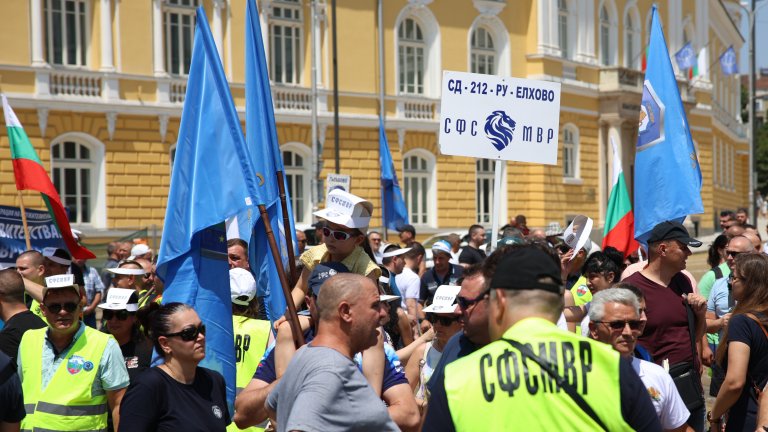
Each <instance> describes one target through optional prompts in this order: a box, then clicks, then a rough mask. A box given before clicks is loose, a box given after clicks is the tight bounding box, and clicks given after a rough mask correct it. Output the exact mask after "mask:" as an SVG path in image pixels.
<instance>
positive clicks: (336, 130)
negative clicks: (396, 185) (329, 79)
mask: <svg viewBox="0 0 768 432" xmlns="http://www.w3.org/2000/svg"><path fill="white" fill-rule="evenodd" d="M331 21H333V22H332V23H331V40H332V43H333V145H334V149H333V150H334V159H335V162H336V174H339V173H340V172H341V168H340V165H339V164H340V161H339V62H338V56H337V54H338V52H337V50H336V0H331Z"/></svg>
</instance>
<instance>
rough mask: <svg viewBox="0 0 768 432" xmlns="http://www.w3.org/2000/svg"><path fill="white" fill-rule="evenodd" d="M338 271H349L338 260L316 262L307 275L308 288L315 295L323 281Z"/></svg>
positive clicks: (317, 293)
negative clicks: (308, 275)
mask: <svg viewBox="0 0 768 432" xmlns="http://www.w3.org/2000/svg"><path fill="white" fill-rule="evenodd" d="M339 273H349V269H348V268H347V266H345V265H344V264H342V263H340V262H324V263H322V264H317V265H316V266H315V268H314V270H312V275H311V276H310V277H309V289H310V290H312V294H314V295H315V297H317V296H318V295H319V294H320V288H321V287H322V286H323V284H324V283H325V281H327V280H328V279H330V278H331V277H333V276H335V275H337V274H339Z"/></svg>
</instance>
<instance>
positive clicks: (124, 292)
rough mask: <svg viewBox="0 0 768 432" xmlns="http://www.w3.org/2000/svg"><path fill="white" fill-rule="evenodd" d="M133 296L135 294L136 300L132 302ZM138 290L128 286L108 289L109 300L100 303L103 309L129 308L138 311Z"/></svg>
mask: <svg viewBox="0 0 768 432" xmlns="http://www.w3.org/2000/svg"><path fill="white" fill-rule="evenodd" d="M131 296H134V298H133V300H134V301H135V303H134V302H131V303H129V302H130V301H131ZM135 296H136V291H134V290H132V289H126V288H110V289H109V290H107V300H106V301H105V302H104V303H102V304H100V305H99V307H100V308H102V309H109V310H123V309H124V310H127V311H128V312H136V311H137V310H139V303H138V300H137V299H136V297H135Z"/></svg>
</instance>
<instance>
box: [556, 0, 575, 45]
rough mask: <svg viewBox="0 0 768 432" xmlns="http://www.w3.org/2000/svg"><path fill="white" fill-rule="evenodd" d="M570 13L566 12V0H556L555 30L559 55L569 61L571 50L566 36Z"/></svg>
mask: <svg viewBox="0 0 768 432" xmlns="http://www.w3.org/2000/svg"><path fill="white" fill-rule="evenodd" d="M569 14H570V11H569V10H568V0H557V30H558V40H557V41H558V43H559V44H560V53H561V56H562V57H563V58H564V59H570V58H571V56H572V53H571V49H570V47H569V43H568V40H569V39H570V38H569V37H568V36H569V34H568V31H569V27H570V26H569V22H568V21H569V20H570V17H569Z"/></svg>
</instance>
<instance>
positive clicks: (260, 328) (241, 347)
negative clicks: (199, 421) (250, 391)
mask: <svg viewBox="0 0 768 432" xmlns="http://www.w3.org/2000/svg"><path fill="white" fill-rule="evenodd" d="M232 328H233V330H234V333H235V360H236V363H235V365H236V368H237V378H236V380H235V384H236V387H237V394H238V395H239V394H240V392H241V391H243V389H244V388H245V387H246V386H247V385H248V383H250V382H251V379H253V374H255V373H256V368H257V367H258V366H259V362H260V361H261V357H262V356H263V355H264V351H265V350H266V348H267V341H268V340H269V332H270V330H271V325H270V323H269V321H264V320H257V319H252V318H246V317H242V316H238V315H234V316H232ZM241 430H244V431H263V430H264V428H260V427H249V428H246V429H238V427H237V426H236V425H235V424H234V423H232V424H230V425H229V426H228V427H227V431H229V432H235V431H241Z"/></svg>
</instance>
